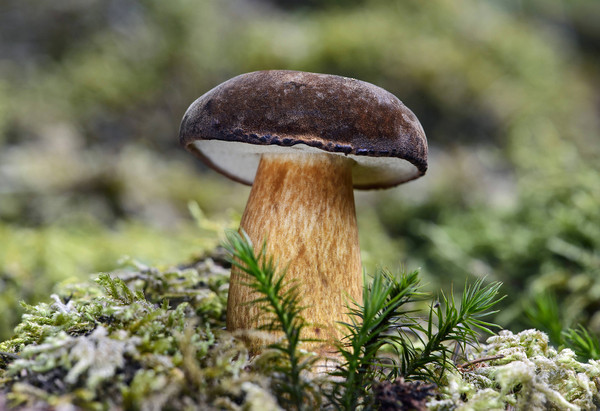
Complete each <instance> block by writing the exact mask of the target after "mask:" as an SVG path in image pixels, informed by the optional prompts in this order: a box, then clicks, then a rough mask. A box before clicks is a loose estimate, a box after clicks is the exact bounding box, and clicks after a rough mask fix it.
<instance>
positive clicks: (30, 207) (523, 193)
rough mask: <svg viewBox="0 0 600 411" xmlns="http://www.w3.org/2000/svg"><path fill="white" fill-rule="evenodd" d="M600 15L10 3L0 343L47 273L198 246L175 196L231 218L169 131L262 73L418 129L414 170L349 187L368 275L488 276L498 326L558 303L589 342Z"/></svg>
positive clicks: (594, 308) (596, 321)
mask: <svg viewBox="0 0 600 411" xmlns="http://www.w3.org/2000/svg"><path fill="white" fill-rule="evenodd" d="M598 15H600V3H599V2H597V1H596V0H579V1H577V2H566V1H559V0H552V1H545V0H533V1H529V2H521V1H514V0H511V1H506V2H500V3H499V2H492V1H483V2H481V1H476V0H435V1H430V2H420V1H416V0H409V1H396V0H393V1H388V0H355V1H348V2H341V1H337V0H328V1H322V2H317V1H307V2H299V1H293V0H289V1H285V0H268V1H267V0H263V1H259V0H223V1H210V0H203V1H199V2H198V1H192V0H174V1H171V2H160V1H157V0H121V1H112V0H110V1H103V0H79V1H71V0H63V1H60V2H44V1H41V0H4V1H3V2H2V4H1V5H0V147H1V150H0V245H1V247H0V311H1V312H2V313H14V314H9V315H1V316H0V318H1V319H2V321H4V323H3V324H0V336H2V337H5V336H7V333H8V328H9V327H10V326H11V324H14V323H15V318H16V317H15V315H17V313H18V311H17V310H18V309H16V308H15V304H16V302H17V301H18V300H19V299H23V298H24V299H26V300H27V301H30V302H31V301H34V300H35V299H36V298H39V296H41V295H45V293H46V292H47V290H48V289H49V287H51V284H53V283H55V282H58V281H60V280H61V279H64V278H69V277H74V276H81V275H83V273H88V272H94V271H101V270H107V269H109V268H110V267H111V265H113V264H115V262H116V261H117V260H118V258H119V257H120V256H121V255H122V254H129V255H133V256H135V257H136V258H139V259H141V260H143V261H145V262H147V263H150V264H159V265H160V264H167V263H173V262H174V261H182V260H185V259H186V258H189V256H190V255H193V254H194V253H199V252H201V250H202V244H203V240H202V238H206V236H203V234H202V232H198V230H197V229H196V227H195V225H194V223H193V221H192V213H190V212H189V210H188V208H187V203H188V201H189V200H193V201H196V202H197V203H198V205H199V208H198V209H195V210H196V211H197V210H203V211H204V212H206V215H207V217H208V218H209V219H215V220H217V221H233V222H235V221H236V220H237V218H238V217H237V216H236V213H237V214H239V213H241V211H242V209H243V206H244V201H245V199H246V196H247V194H248V188H247V187H241V186H239V185H234V184H230V183H229V182H228V181H226V180H225V179H224V178H222V177H220V176H216V175H215V173H213V172H206V173H204V172H203V171H205V169H204V167H203V166H202V165H201V164H199V162H198V161H196V160H195V159H193V158H192V156H190V155H189V154H187V153H185V152H184V151H183V150H182V149H181V148H180V147H178V144H177V129H178V125H179V121H180V119H181V116H182V115H183V113H184V111H185V109H186V108H187V106H188V105H189V104H190V103H191V102H192V101H193V100H194V99H195V98H197V97H198V96H200V95H201V94H203V93H204V92H205V91H207V90H209V89H210V88H212V87H214V86H215V85H217V84H218V83H220V82H222V81H224V80H226V79H228V78H230V77H232V76H234V75H236V74H240V73H242V72H247V71H251V70H259V69H269V68H283V69H297V70H307V71H315V72H326V73H332V74H340V75H347V76H352V77H356V78H360V79H361V80H365V81H369V82H372V83H374V84H377V85H379V86H382V87H384V88H386V89H388V90H390V91H391V92H393V93H394V94H396V95H397V96H399V97H400V98H401V99H402V100H403V101H404V102H405V103H406V105H407V106H408V107H410V108H411V109H412V110H413V111H414V112H415V113H416V114H417V116H418V117H419V119H420V120H421V122H422V124H423V127H424V129H425V130H426V132H427V135H428V139H429V145H430V170H429V172H428V175H427V176H425V177H424V178H422V179H420V180H418V181H416V182H413V183H410V184H408V185H406V186H402V187H399V188H396V189H393V190H389V191H387V192H378V193H367V194H359V193H357V203H358V207H357V212H358V219H359V224H360V229H361V243H362V245H363V260H364V262H365V266H366V267H367V268H368V269H369V270H372V269H373V267H374V266H376V265H388V266H392V267H391V268H392V269H396V268H397V266H398V265H401V264H404V265H407V268H408V269H412V268H416V267H418V266H420V267H422V270H421V272H422V274H423V276H424V277H425V278H426V279H427V280H428V281H429V282H430V283H438V282H439V283H441V284H444V285H446V286H450V284H451V283H453V282H458V283H462V282H463V278H464V277H465V276H466V275H468V274H474V275H477V276H483V275H488V278H489V279H490V280H499V281H502V282H503V283H504V284H505V287H507V289H506V291H507V294H508V298H507V299H506V300H505V304H506V306H505V309H503V310H502V311H501V312H500V317H498V319H497V320H498V321H500V322H502V323H503V324H504V325H505V326H507V327H519V326H524V325H525V324H523V321H524V319H525V318H526V317H525V316H523V315H522V313H523V307H522V303H523V301H531V300H532V298H535V296H537V295H542V294H543V293H545V292H552V293H553V294H554V295H556V298H557V304H559V306H560V307H561V313H562V315H563V316H564V321H565V325H567V326H575V324H577V323H582V324H586V325H590V326H591V329H592V330H593V331H595V332H599V331H600V314H598V308H599V307H598V303H597V301H599V300H600V298H599V297H600V280H598V278H599V276H598V270H599V269H600V262H599V261H600V257H599V254H598V253H599V251H598V250H600V247H599V245H600V244H599V242H600V233H599V228H598V224H597V222H598V221H600V220H599V217H600V216H599V211H598V207H597V204H599V200H600V199H599V198H598V197H599V195H600V194H599V190H598V186H599V170H598V167H599V166H598V165H597V160H596V161H595V159H597V158H598V155H599V151H600V144H599V143H598V141H599V139H598V137H599V135H600V132H599V131H600V124H599V116H598V111H599V107H600V101H599V100H598V93H597V90H598V85H599V84H600V68H599V67H600V65H599V64H598V63H599V62H598V53H597V52H598V48H599V46H600V29H599V28H598V27H599V26H598V24H597V22H596V20H597V18H595V17H597V16H598ZM232 210H233V211H232ZM196 214H197V213H196ZM223 225H229V223H227V222H224V223H223ZM435 288H437V287H435ZM16 290H19V291H18V292H17V291H16Z"/></svg>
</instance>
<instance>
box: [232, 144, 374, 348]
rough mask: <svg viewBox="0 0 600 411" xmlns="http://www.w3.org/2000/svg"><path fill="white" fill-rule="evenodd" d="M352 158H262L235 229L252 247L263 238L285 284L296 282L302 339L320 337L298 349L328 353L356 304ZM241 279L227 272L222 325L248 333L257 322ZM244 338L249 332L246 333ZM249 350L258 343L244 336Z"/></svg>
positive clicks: (257, 315) (357, 261) (357, 270)
mask: <svg viewBox="0 0 600 411" xmlns="http://www.w3.org/2000/svg"><path fill="white" fill-rule="evenodd" d="M351 166H352V160H349V159H346V158H344V157H342V156H337V155H331V154H265V155H263V157H262V159H261V161H260V164H259V167H258V171H257V174H256V178H255V180H254V184H253V186H252V190H251V192H250V198H249V199H248V203H247V205H246V209H245V211H244V214H243V216H242V221H241V225H240V227H241V229H243V230H245V231H246V233H247V234H248V235H249V237H250V239H251V240H252V242H253V244H254V245H255V248H258V247H260V245H261V244H262V243H263V242H264V241H265V240H266V241H267V255H269V256H273V258H274V260H275V262H276V263H277V264H278V269H279V271H280V272H281V271H282V270H283V269H284V268H287V271H286V282H287V283H288V284H290V283H293V284H294V285H297V286H298V292H299V294H300V296H301V305H302V306H304V307H306V308H305V309H304V310H303V311H302V316H303V317H304V319H305V320H306V321H307V322H308V323H309V327H307V328H306V329H305V331H304V334H303V336H302V337H303V338H316V339H320V340H323V341H322V342H319V343H312V342H311V343H306V345H304V348H308V349H313V350H315V351H321V352H323V353H325V352H327V351H328V350H330V349H331V348H332V346H333V344H332V343H333V342H334V341H339V340H340V339H341V338H342V336H343V335H342V333H341V332H340V331H341V329H340V326H339V324H337V322H339V321H347V320H348V319H347V315H346V313H347V311H348V309H347V304H350V301H351V300H352V299H353V300H355V301H358V302H361V301H362V268H361V260H360V249H359V243H358V229H357V226H356V212H355V208H354V195H353V191H352V176H351ZM244 282H247V279H246V278H244V277H243V274H241V273H240V271H239V270H233V271H232V276H231V283H230V288H229V300H228V304H227V313H228V316H227V328H228V329H229V330H231V331H236V330H239V331H241V330H250V329H253V328H256V327H257V326H259V325H260V324H262V323H264V322H265V319H264V318H262V319H261V318H260V316H261V315H262V316H264V315H265V314H264V313H261V312H260V309H259V308H258V307H257V306H256V305H254V304H248V302H249V301H252V300H254V299H256V295H255V294H254V293H253V292H252V290H251V289H250V288H249V287H247V286H244V285H243V283H244ZM248 335H250V334H248ZM248 340H249V343H250V349H251V350H252V351H254V352H256V351H259V350H260V348H261V347H260V345H261V343H260V342H259V341H256V340H255V341H253V340H252V338H248Z"/></svg>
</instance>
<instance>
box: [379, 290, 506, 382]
mask: <svg viewBox="0 0 600 411" xmlns="http://www.w3.org/2000/svg"><path fill="white" fill-rule="evenodd" d="M501 286H502V283H500V282H494V283H491V284H489V285H487V286H483V279H479V280H477V281H475V283H474V284H472V285H465V288H464V292H463V295H462V298H461V302H460V305H458V306H457V304H456V301H455V299H454V296H453V295H452V294H450V296H449V297H447V296H446V295H445V294H444V293H441V298H440V301H438V302H436V303H433V304H431V306H430V308H429V317H428V321H427V326H426V327H423V326H421V325H416V326H415V327H414V329H413V331H416V332H415V334H416V335H417V336H418V337H419V341H420V343H421V344H422V345H423V348H420V347H417V346H416V345H414V344H412V340H410V339H407V338H400V339H398V338H397V337H392V338H390V340H391V341H393V342H395V341H400V342H401V344H400V345H401V350H400V352H401V356H402V359H403V361H402V362H401V365H400V367H399V368H398V371H399V373H400V375H402V376H404V377H405V378H409V379H428V380H433V381H438V382H439V380H440V378H441V376H442V374H441V373H439V372H437V371H436V367H435V366H437V368H439V369H441V370H442V371H443V370H445V369H447V368H448V366H449V365H451V366H453V365H452V364H449V361H448V360H449V358H450V357H451V356H452V355H453V353H454V351H453V348H454V347H455V346H458V348H460V349H461V350H462V351H463V352H464V351H465V350H466V348H467V345H471V346H475V345H477V343H478V338H479V333H480V332H483V333H486V334H494V332H493V331H492V328H500V327H499V326H498V325H496V324H493V323H490V322H488V321H485V320H483V318H484V317H487V316H490V315H492V314H494V313H496V311H492V308H493V307H494V305H496V304H497V303H498V302H500V301H501V300H502V299H504V297H498V291H499V290H500V287H501ZM432 365H433V367H432Z"/></svg>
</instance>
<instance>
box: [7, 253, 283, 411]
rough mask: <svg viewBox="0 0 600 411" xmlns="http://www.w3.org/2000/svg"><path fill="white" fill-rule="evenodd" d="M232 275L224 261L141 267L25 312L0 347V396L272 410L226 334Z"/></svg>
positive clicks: (35, 401)
mask: <svg viewBox="0 0 600 411" xmlns="http://www.w3.org/2000/svg"><path fill="white" fill-rule="evenodd" d="M130 263H131V262H130ZM228 275H229V272H228V266H227V264H226V263H225V261H224V260H223V259H222V256H221V255H220V254H219V253H218V251H217V252H215V253H213V254H212V255H210V256H206V257H205V258H203V259H201V260H200V261H198V262H197V263H195V264H192V265H188V266H181V267H177V268H173V269H170V270H167V271H164V272H159V271H158V270H156V269H152V268H148V267H143V266H141V265H140V264H137V263H135V264H134V267H133V269H123V270H120V271H117V272H114V273H111V274H101V275H100V276H99V277H98V278H97V280H96V282H95V283H94V284H84V285H80V286H65V287H63V288H62V289H60V290H59V292H58V293H57V294H55V295H52V297H51V298H52V300H53V301H52V302H48V303H39V304H37V305H33V306H25V310H26V314H25V315H24V316H23V319H22V322H21V324H19V326H18V327H17V329H16V335H15V337H13V338H12V339H9V340H7V341H4V342H3V343H1V344H0V351H3V352H5V353H7V354H6V355H4V357H3V358H4V364H3V366H2V371H1V372H2V374H1V377H2V380H3V382H4V384H3V388H2V391H3V393H4V394H5V396H6V398H7V399H8V401H9V403H10V405H11V406H15V407H18V406H22V407H36V406H40V404H42V405H43V406H45V407H48V406H49V407H58V406H59V405H60V404H74V405H76V406H79V407H82V408H86V409H106V408H114V407H126V408H133V409H161V408H165V409H197V408H198V407H201V408H203V409H209V408H210V407H216V406H217V404H220V405H219V407H225V408H229V409H237V408H240V407H242V408H245V409H252V406H251V405H249V401H251V400H252V399H254V400H258V399H260V401H263V402H264V401H267V399H269V398H270V399H271V400H270V401H271V403H272V404H274V407H275V405H276V401H275V399H274V398H273V396H272V395H271V394H270V392H269V391H268V390H267V388H266V387H267V386H268V383H269V381H268V379H265V378H264V377H261V376H259V375H258V374H256V373H253V372H251V371H248V370H250V369H251V368H252V367H251V366H250V362H249V357H248V354H247V352H246V350H245V348H244V346H243V345H242V344H240V343H239V342H238V341H236V340H235V339H234V338H233V337H232V336H231V335H230V334H228V333H226V332H223V331H222V328H223V327H224V310H225V306H226V304H225V302H226V300H225V299H226V293H227V280H228ZM14 354H17V355H16V356H15V355H14ZM267 402H268V401H267Z"/></svg>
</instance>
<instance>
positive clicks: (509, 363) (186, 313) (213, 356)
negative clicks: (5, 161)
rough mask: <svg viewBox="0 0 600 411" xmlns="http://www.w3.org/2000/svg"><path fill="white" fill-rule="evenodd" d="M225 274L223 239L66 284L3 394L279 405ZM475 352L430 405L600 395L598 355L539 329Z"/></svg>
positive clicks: (7, 352)
mask: <svg viewBox="0 0 600 411" xmlns="http://www.w3.org/2000/svg"><path fill="white" fill-rule="evenodd" d="M228 279H229V263H228V262H227V259H226V258H225V256H224V253H223V251H222V250H221V249H216V250H215V251H213V252H212V253H209V254H207V255H206V256H204V257H203V258H201V259H199V260H198V261H196V262H194V263H191V264H185V265H180V266H177V267H173V268H171V269H168V270H160V271H159V270H157V269H155V268H152V267H146V266H143V265H141V264H139V263H137V262H135V261H133V260H130V261H128V262H127V266H126V267H122V268H120V269H119V270H116V271H114V272H112V273H110V274H100V275H99V276H98V277H97V279H96V280H95V282H90V283H84V284H80V285H65V286H62V287H60V288H59V289H58V290H57V292H56V293H55V294H52V295H51V296H50V297H49V299H48V301H47V302H43V303H38V304H36V305H31V306H25V307H24V308H25V311H26V313H25V315H24V316H23V318H22V321H21V323H20V324H19V325H18V326H17V328H16V330H15V336H14V337H13V338H11V339H8V340H6V341H4V342H2V343H0V351H1V352H2V353H1V354H0V369H1V371H0V383H1V388H0V393H1V394H0V402H2V403H3V406H4V407H7V408H15V409H32V408H33V409H72V407H73V406H74V407H76V408H81V409H99V410H101V409H143V410H155V409H173V410H175V409H177V410H180V409H230V410H241V409H248V410H252V409H256V410H258V409H260V410H268V409H280V408H281V406H280V404H281V403H282V402H281V401H280V399H278V398H277V396H276V394H275V390H272V384H273V382H274V381H275V380H276V379H277V378H278V377H277V375H275V374H274V371H273V366H272V364H271V363H272V360H273V358H274V357H273V353H272V352H269V351H266V352H264V353H263V354H261V355H259V356H257V357H254V358H251V357H250V356H249V355H248V352H247V350H246V349H245V347H244V345H243V344H242V343H241V342H240V341H238V340H236V339H235V338H234V336H232V335H231V334H230V333H228V332H226V331H225V330H224V324H225V323H224V320H225V308H226V298H227V289H228ZM467 356H468V358H469V359H471V360H478V359H481V361H472V362H470V363H465V360H461V361H457V362H459V363H461V364H462V366H461V364H458V365H459V366H458V367H457V368H453V370H452V371H449V372H446V374H445V376H444V377H443V378H442V380H441V381H442V383H441V384H440V385H439V386H437V387H436V388H435V389H432V390H431V392H428V393H430V394H431V395H429V396H426V404H427V406H428V407H430V408H431V409H437V410H445V409H481V410H484V409H485V410H487V409H505V408H506V407H507V406H512V407H515V408H517V409H534V408H535V409H590V408H594V407H596V406H597V405H598V404H600V402H599V401H600V397H599V395H598V385H600V362H598V361H594V360H590V361H589V362H587V363H583V362H579V361H578V360H577V358H576V356H575V354H574V353H573V351H571V350H568V349H564V350H561V351H557V350H556V349H554V348H552V347H551V346H550V345H549V342H548V338H547V336H546V335H545V334H544V333H542V332H540V331H536V330H529V331H524V332H521V333H518V334H513V333H511V332H510V331H502V332H500V333H499V335H497V336H493V337H491V338H489V339H488V340H487V342H486V343H485V344H482V345H481V346H479V347H475V348H472V349H471V350H470V351H469V352H468V353H467ZM305 378H306V379H307V380H308V382H309V386H310V387H311V390H313V392H315V393H317V397H316V400H317V404H316V405H317V406H319V407H322V408H327V401H326V397H325V396H324V395H323V396H322V397H319V396H318V395H319V394H318V393H324V392H325V391H326V389H327V385H328V382H327V381H328V380H327V376H325V375H317V374H311V375H308V374H307V375H305ZM390 383H392V384H396V385H395V387H396V388H397V387H398V386H399V384H400V383H399V382H393V381H391V382H390ZM375 386H376V387H379V388H381V387H382V386H381V385H379V386H377V385H375ZM409 387H412V388H410V389H414V390H417V389H418V385H409ZM374 391H375V392H377V389H375V390H374ZM396 391H398V390H397V389H396ZM387 392H388V393H389V392H391V391H389V390H388V391H387ZM415 392H416V391H415ZM376 404H379V406H380V408H382V409H383V408H384V407H383V405H382V404H384V402H382V401H379V402H376ZM385 404H387V403H385ZM397 405H398V403H396V406H397ZM386 406H389V404H388V405H386ZM385 409H390V408H385ZM391 409H394V408H391ZM398 409H399V408H398Z"/></svg>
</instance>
